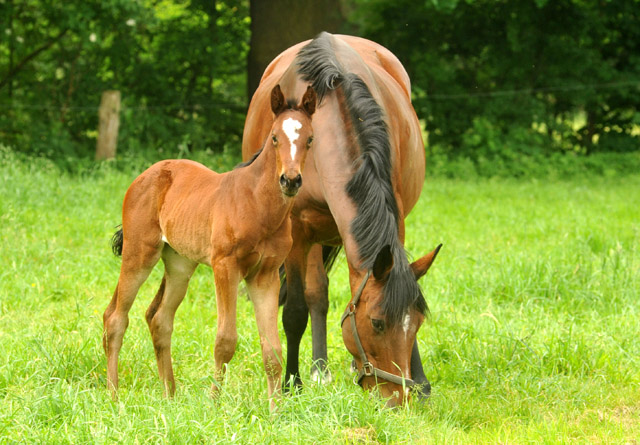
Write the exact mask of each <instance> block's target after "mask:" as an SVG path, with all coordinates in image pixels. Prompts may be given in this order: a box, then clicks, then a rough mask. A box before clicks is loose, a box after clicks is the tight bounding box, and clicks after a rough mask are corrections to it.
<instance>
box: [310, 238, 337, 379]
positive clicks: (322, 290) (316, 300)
mask: <svg viewBox="0 0 640 445" xmlns="http://www.w3.org/2000/svg"><path fill="white" fill-rule="evenodd" d="M307 258H308V260H307V275H306V288H305V292H304V298H305V301H306V303H307V306H308V308H309V314H310V316H311V338H312V345H313V364H312V365H311V380H313V381H315V382H318V383H322V384H327V383H330V382H331V372H329V370H328V369H327V310H328V308H329V290H328V287H329V281H328V279H327V273H326V272H325V269H324V264H323V261H322V246H321V245H319V244H316V245H314V246H313V247H312V248H311V250H310V251H309V256H308V257H307Z"/></svg>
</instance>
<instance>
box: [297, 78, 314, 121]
mask: <svg viewBox="0 0 640 445" xmlns="http://www.w3.org/2000/svg"><path fill="white" fill-rule="evenodd" d="M300 107H301V108H302V109H303V110H304V111H306V113H307V114H308V115H309V116H311V115H312V114H313V113H315V111H316V90H314V89H313V87H312V86H311V85H309V86H308V87H307V91H305V93H304V96H302V102H301V103H300Z"/></svg>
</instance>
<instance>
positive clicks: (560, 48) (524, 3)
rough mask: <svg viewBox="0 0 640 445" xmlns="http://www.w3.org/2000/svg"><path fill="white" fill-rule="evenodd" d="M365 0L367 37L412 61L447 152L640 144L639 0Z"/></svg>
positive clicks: (423, 112) (427, 115)
mask: <svg viewBox="0 0 640 445" xmlns="http://www.w3.org/2000/svg"><path fill="white" fill-rule="evenodd" d="M358 5H359V8H357V9H356V10H355V13H354V19H355V20H356V21H357V22H358V23H360V25H361V27H362V31H363V34H364V36H366V37H369V38H371V39H373V40H375V41H378V42H380V43H382V44H383V45H385V46H387V47H388V48H390V49H391V50H392V51H393V52H394V53H395V54H396V55H398V57H399V58H400V60H401V61H402V62H403V63H404V65H405V67H406V68H407V70H408V72H409V75H410V77H411V80H412V88H413V91H414V105H415V108H416V111H417V113H418V116H420V117H421V118H422V119H424V120H425V122H426V128H427V131H428V132H429V143H430V145H433V146H435V147H437V150H438V151H440V152H443V153H447V154H450V155H452V156H453V157H460V156H461V157H462V158H466V159H469V160H470V161H471V162H472V163H473V164H474V165H475V167H476V168H477V169H478V170H479V171H483V170H484V167H483V165H482V164H483V163H484V162H486V160H487V159H488V158H491V159H495V160H498V161H500V162H505V163H510V162H511V160H512V159H513V158H527V157H530V156H532V155H533V154H534V153H535V154H536V155H539V156H547V155H548V154H549V153H550V152H558V153H574V152H575V153H581V154H591V153H596V152H610V151H615V152H632V151H636V152H637V151H638V147H640V132H639V131H638V128H639V127H638V124H639V121H640V118H639V117H638V112H637V110H638V109H639V108H640V99H639V98H640V94H639V93H640V83H639V80H640V56H639V55H638V51H637V48H638V47H640V31H639V28H638V26H637V23H638V21H639V20H640V2H638V1H637V0H622V1H615V2H613V1H603V2H584V1H580V0H558V1H536V2H532V1H529V0H517V1H497V2H496V1H486V0H468V1H457V0H454V1H436V0H432V1H426V2H417V3H416V2H413V1H410V0H399V1H393V2H390V1H386V0H361V1H359V2H358ZM488 155H489V156H488ZM492 162H493V161H492ZM523 168H526V165H523ZM515 173H516V174H520V172H519V171H518V170H516V172H515Z"/></svg>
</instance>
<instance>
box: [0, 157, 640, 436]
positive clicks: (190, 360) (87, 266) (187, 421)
mask: <svg viewBox="0 0 640 445" xmlns="http://www.w3.org/2000/svg"><path fill="white" fill-rule="evenodd" d="M134 177H135V173H133V172H130V173H123V172H120V171H117V170H116V169H113V168H111V167H110V166H108V165H105V166H103V167H102V168H98V169H96V170H94V171H91V172H87V173H85V174H77V175H74V176H70V175H67V174H62V173H60V172H59V170H58V169H57V168H55V167H54V166H52V165H51V164H50V163H48V162H46V161H41V160H18V159H16V157H15V156H14V155H12V154H11V153H10V152H7V151H0V178H1V180H0V237H1V240H2V255H1V256H0V442H5V441H20V442H52V443H83V442H91V443H106V442H113V441H124V442H148V441H150V442H173V443H194V442H224V443H230V442H238V443H335V442H338V443H344V442H346V443H352V442H355V443H366V442H393V443H396V442H400V443H403V442H405V443H416V442H422V443H433V442H479V441H482V442H485V441H488V442H509V443H523V442H534V441H535V442H548V443H556V442H568V441H578V442H617V443H620V442H633V441H637V440H638V439H639V438H640V363H639V362H640V302H639V298H638V297H639V295H640V255H639V254H640V176H626V177H620V178H601V177H589V178H583V179H572V180H568V181H562V180H554V181H552V182H546V181H541V180H538V181H535V180H526V181H524V180H523V181H515V180H507V179H500V180H481V179H477V180H456V179H432V180H431V179H430V180H428V181H427V183H426V184H425V189H424V191H423V195H422V198H421V201H420V202H419V203H418V205H417V206H416V208H415V209H414V211H413V213H412V214H411V215H410V217H409V219H408V221H407V248H408V250H409V251H410V252H411V253H412V254H413V255H415V256H416V257H417V256H418V255H421V254H423V253H425V252H427V251H428V250H430V249H431V248H433V247H434V246H435V245H436V244H437V243H439V242H442V243H444V247H443V250H442V251H441V253H440V256H439V257H438V260H437V261H436V263H435V264H434V266H433V268H432V270H431V271H430V272H429V274H428V276H427V277H426V278H425V279H424V282H423V288H424V290H425V294H426V296H427V300H428V302H429V305H430V308H431V320H430V321H429V322H428V323H427V324H425V326H424V327H423V328H422V329H421V331H420V333H419V342H420V348H421V351H422V354H423V362H424V365H425V368H426V370H427V375H428V376H429V378H430V380H431V382H432V385H433V387H434V389H433V396H432V398H431V400H430V402H429V403H427V404H415V403H412V404H410V405H409V406H408V407H406V408H402V409H397V410H387V409H384V408H383V407H382V402H381V401H380V400H378V399H377V398H376V397H371V396H369V395H368V394H367V393H364V392H363V391H361V390H360V389H359V388H358V387H356V386H354V385H353V384H352V383H351V375H350V373H349V371H348V367H349V362H350V356H349V354H348V352H347V351H346V349H345V348H344V346H343V344H342V339H341V335H340V329H339V326H338V320H339V318H340V315H341V313H342V310H343V309H344V307H345V305H346V303H347V301H348V298H349V297H348V287H347V269H346V266H345V265H344V261H340V262H339V263H338V264H337V266H336V269H335V270H334V271H333V272H332V274H331V290H330V292H331V295H332V299H331V309H330V314H329V315H330V319H329V336H330V337H329V357H330V361H331V363H330V367H331V369H332V372H333V375H334V382H333V383H332V384H331V385H328V386H326V387H323V386H316V385H309V386H307V387H306V388H305V389H304V391H302V392H301V393H299V394H295V395H291V396H288V397H285V398H284V399H283V400H282V402H281V404H280V408H279V410H278V412H277V413H276V414H275V415H271V414H270V413H269V410H268V403H267V401H266V381H265V378H264V374H263V371H262V365H261V357H260V352H259V350H260V349H259V343H258V335H257V329H256V327H255V321H254V318H253V311H252V308H251V305H250V303H249V302H248V301H247V300H246V298H245V297H244V296H243V295H241V296H240V302H239V306H238V315H239V321H238V327H239V334H240V338H239V342H238V349H237V352H236V355H235V357H234V359H233V360H232V362H231V366H230V369H229V375H230V376H231V377H232V378H228V379H227V382H226V384H225V386H224V389H223V391H222V393H221V395H220V397H219V398H218V399H216V400H212V399H210V398H209V396H208V389H209V386H210V384H211V381H212V380H211V374H212V370H213V344H214V336H215V322H216V308H215V300H214V298H213V282H212V279H211V272H210V270H208V269H206V268H204V267H202V268H199V269H198V271H197V272H196V274H195V276H194V278H193V280H192V283H191V286H190V288H189V293H188V295H187V298H186V299H185V301H184V303H183V304H182V306H181V308H180V310H179V311H178V313H177V317H176V326H175V331H174V337H173V345H174V346H173V355H174V362H175V372H176V378H177V384H178V393H177V396H176V398H175V399H173V400H164V399H163V398H162V388H161V385H160V383H159V381H158V379H157V377H156V365H155V359H154V356H153V348H152V345H151V341H150V338H149V335H148V331H147V327H146V323H145V322H144V311H145V310H146V307H147V305H148V304H149V303H150V301H151V299H152V296H153V295H154V294H155V291H156V288H157V286H158V285H159V282H160V277H161V266H159V267H157V268H156V270H155V271H154V273H153V274H152V277H151V278H150V279H149V280H148V282H147V283H146V284H145V285H144V287H143V289H142V290H141V293H140V294H139V296H138V299H137V300H136V303H135V304H134V306H133V309H132V311H131V315H130V318H131V323H130V326H129V329H128V331H127V334H126V336H125V341H124V346H123V350H122V353H121V362H120V376H121V399H120V401H119V402H117V403H114V402H111V400H110V398H109V395H108V393H107V391H106V389H105V364H106V363H105V359H104V355H103V352H102V347H101V333H102V320H101V317H102V312H103V311H104V309H105V307H106V305H107V303H108V301H109V298H110V296H111V293H112V291H113V287H114V285H115V283H116V280H117V276H118V271H119V260H118V259H117V258H115V257H114V256H113V255H112V254H111V252H110V250H109V244H108V242H109V238H110V236H111V234H112V233H113V231H114V226H115V225H116V224H118V223H119V221H120V214H119V213H120V205H121V202H122V197H123V194H124V191H125V190H126V188H127V186H128V185H129V183H130V182H131V180H132V179H133V178H134ZM281 338H282V339H284V335H283V334H282V335H281ZM302 354H303V358H302V360H303V363H305V367H306V368H308V367H309V366H310V356H311V338H310V335H309V330H308V332H307V333H306V334H305V339H303V349H302Z"/></svg>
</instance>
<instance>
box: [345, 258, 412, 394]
mask: <svg viewBox="0 0 640 445" xmlns="http://www.w3.org/2000/svg"><path fill="white" fill-rule="evenodd" d="M370 276H371V269H369V270H367V274H366V275H365V277H364V280H363V281H362V283H361V284H360V287H359V288H358V291H357V292H356V294H355V296H354V297H353V300H351V302H350V303H349V305H348V306H347V309H345V311H344V314H342V318H341V319H340V326H342V325H343V324H344V321H345V320H346V318H347V317H350V318H351V332H353V339H354V341H355V343H356V347H357V348H358V353H359V354H360V360H361V361H362V369H359V370H358V375H356V376H355V378H354V379H353V381H354V383H357V384H358V385H360V382H361V381H362V379H363V378H365V377H371V376H373V377H375V379H376V381H377V380H378V379H382V380H386V381H388V382H390V383H395V384H397V385H402V386H403V387H408V388H410V387H412V386H414V385H416V382H414V381H413V380H411V379H407V378H405V377H402V376H400V375H395V374H391V373H389V372H387V371H383V370H382V369H380V368H376V367H375V366H373V364H372V363H371V362H370V361H369V359H368V358H367V354H366V353H365V352H364V348H363V347H362V343H361V342H360V336H359V335H358V329H357V328H356V306H357V305H358V302H359V301H360V296H361V295H362V292H363V291H364V286H365V285H366V284H367V281H368V280H369V277H370Z"/></svg>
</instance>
